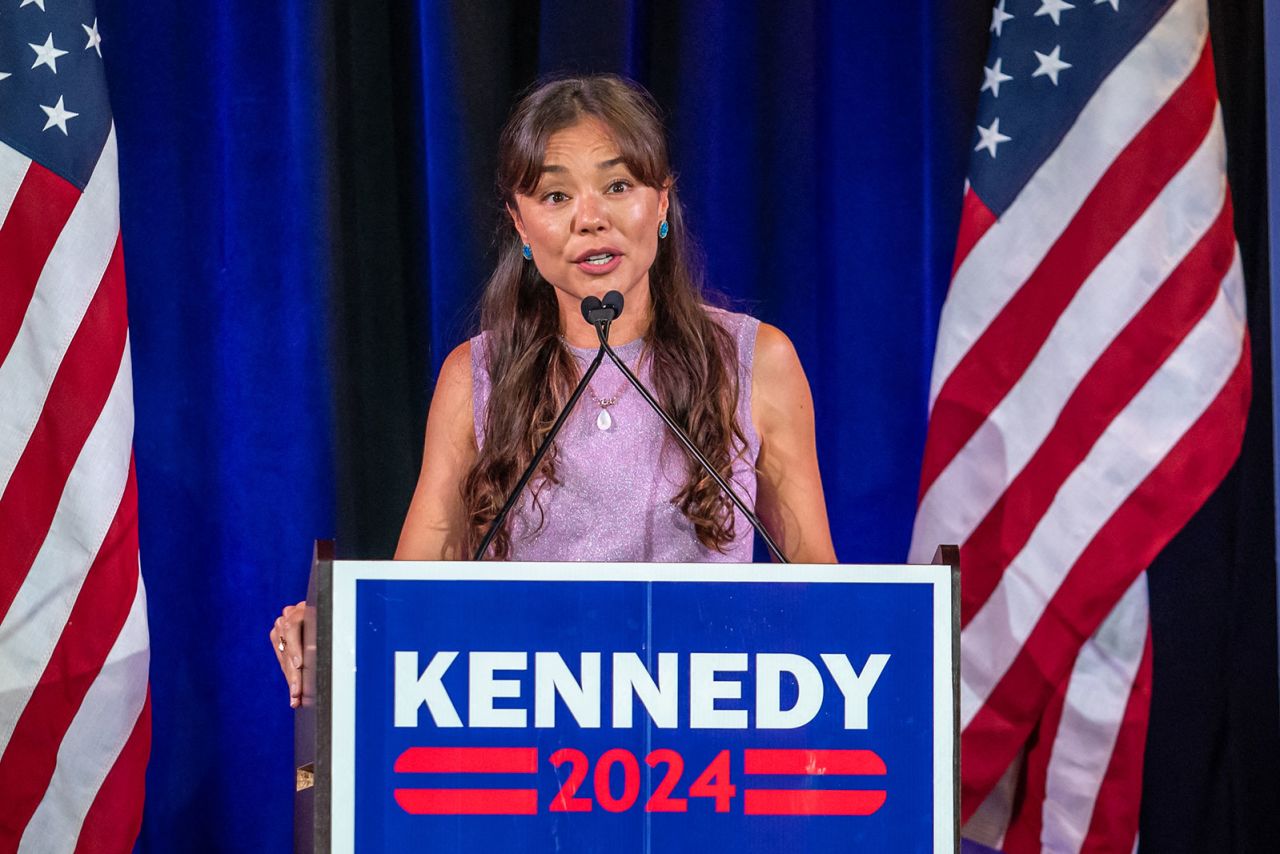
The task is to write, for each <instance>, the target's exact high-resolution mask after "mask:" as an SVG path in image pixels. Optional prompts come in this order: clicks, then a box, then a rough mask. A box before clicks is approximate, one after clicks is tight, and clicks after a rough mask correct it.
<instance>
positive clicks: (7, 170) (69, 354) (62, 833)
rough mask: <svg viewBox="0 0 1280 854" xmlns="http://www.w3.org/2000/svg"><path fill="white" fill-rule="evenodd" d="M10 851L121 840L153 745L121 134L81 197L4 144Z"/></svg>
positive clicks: (1, 743) (4, 626)
mask: <svg viewBox="0 0 1280 854" xmlns="http://www.w3.org/2000/svg"><path fill="white" fill-rule="evenodd" d="M0 290H2V291H3V299H0V543H2V544H0V791H3V792H4V793H5V796H4V797H3V798H0V852H3V851H41V852H46V851H66V852H74V851H121V850H128V849H129V848H130V847H131V846H132V845H133V840H134V839H135V838H136V836H137V833H138V828H139V826H140V823H141V818H142V797H143V780H144V772H145V769H146V760H147V755H148V752H149V749H150V727H151V723H150V702H149V693H148V666H149V658H150V656H149V644H148V637H147V612H146V593H145V590H144V588H143V585H142V578H141V576H140V574H139V569H138V521H137V491H136V485H135V481H134V469H133V456H132V444H133V381H132V372H131V362H130V358H129V330H128V323H127V320H126V316H125V287H124V265H123V260H122V257H121V248H120V220H119V191H118V182H117V162H116V142H115V132H114V130H112V132H111V134H110V135H109V136H108V138H107V142H106V145H105V147H104V148H103V151H102V154H101V156H100V158H99V160H98V163H97V165H96V167H95V169H94V172H93V175H92V177H91V178H90V180H89V182H88V184H87V185H86V186H85V188H84V190H83V192H82V191H80V190H79V189H77V188H75V187H74V186H72V185H71V184H69V183H68V182H66V181H65V180H63V179H62V178H60V177H58V176H57V175H54V174H53V173H51V172H49V171H48V170H47V169H45V168H44V167H42V166H40V165H39V164H38V163H33V162H32V161H30V160H29V159H27V158H26V157H23V156H22V155H21V154H19V153H17V152H16V151H14V150H13V149H11V148H9V147H7V146H4V145H0Z"/></svg>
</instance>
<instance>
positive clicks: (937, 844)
mask: <svg viewBox="0 0 1280 854" xmlns="http://www.w3.org/2000/svg"><path fill="white" fill-rule="evenodd" d="M385 580H391V581H396V580H399V581H637V582H647V581H685V582H699V581H716V582H768V583H784V584H929V585H932V587H933V614H934V626H935V629H937V630H935V631H934V634H933V662H934V666H933V722H934V725H933V731H934V741H933V766H934V767H933V779H934V789H933V839H934V844H933V850H934V852H935V854H951V852H953V851H954V850H955V849H954V845H955V837H954V828H955V815H954V809H953V804H954V800H955V795H954V791H953V788H952V776H951V775H952V768H953V766H952V752H953V750H954V733H953V732H952V726H953V720H954V717H953V709H952V706H951V671H952V668H953V666H954V662H953V661H952V650H951V630H950V624H951V612H952V601H951V567H950V566H946V565H936V564H903V565H895V564H880V565H831V564H785V565H784V564H709V563H701V564H687V563H532V562H523V563H515V562H513V563H476V562H471V561H440V562H434V561H334V562H333V623H332V638H331V642H332V645H333V646H332V650H331V652H332V659H331V660H332V662H333V682H332V685H333V693H332V697H331V701H332V704H333V709H332V715H331V725H332V731H331V733H330V751H331V752H330V757H331V760H330V768H331V774H330V779H331V780H332V786H333V788H332V796H331V798H330V805H329V816H330V828H331V833H332V835H331V837H330V838H331V841H332V850H333V851H335V852H349V851H350V852H354V851H355V733H356V696H355V694H356V691H355V689H356V646H355V638H356V607H355V606H356V582H357V581H385Z"/></svg>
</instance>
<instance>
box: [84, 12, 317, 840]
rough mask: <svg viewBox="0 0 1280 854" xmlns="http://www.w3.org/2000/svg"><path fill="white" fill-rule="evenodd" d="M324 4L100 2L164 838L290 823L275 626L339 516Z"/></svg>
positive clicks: (154, 804) (151, 777)
mask: <svg viewBox="0 0 1280 854" xmlns="http://www.w3.org/2000/svg"><path fill="white" fill-rule="evenodd" d="M312 5H313V4H311V3H310V2H308V0H290V2H272V3H265V4H264V3H251V2H244V0H218V2H216V3H189V4H177V5H170V4H156V3H150V2H140V0H115V2H112V1H111V0H104V2H101V3H99V7H98V11H99V15H100V17H101V30H102V32H103V33H104V38H103V45H102V47H103V55H104V58H106V59H107V61H108V62H109V67H108V73H109V84H110V87H111V93H112V105H113V110H114V115H115V121H116V126H117V128H118V137H119V140H120V147H121V151H122V156H121V161H120V180H121V189H122V201H121V205H122V212H121V213H122V219H123V225H122V227H123V231H124V245H125V256H126V261H125V267H126V276H127V280H128V293H129V301H130V305H129V309H130V326H131V336H132V345H133V354H134V368H135V407H136V412H137V428H136V437H135V455H136V459H137V467H138V477H139V480H140V482H145V483H146V488H145V489H143V490H139V504H140V508H139V512H140V518H141V519H145V520H146V521H145V522H142V523H141V527H142V532H141V537H142V540H141V554H142V569H143V577H144V580H145V582H146V584H147V589H148V594H149V597H148V598H149V616H150V625H151V644H152V659H151V660H152V677H151V688H152V703H153V708H154V739H153V744H152V752H151V765H150V768H149V774H148V793H147V808H146V818H145V825H144V829H143V835H142V840H141V847H142V849H143V850H147V851H157V852H160V851H177V850H229V851H230V850H262V851H267V850H272V851H281V850H285V849H286V848H287V847H288V844H289V838H290V829H289V827H290V825H289V817H290V793H289V791H288V785H287V780H288V778H289V775H290V774H291V768H290V765H291V758H292V756H291V744H292V738H291V726H290V721H289V715H288V705H287V701H286V700H285V693H284V690H285V689H284V687H283V685H282V684H281V680H280V676H279V672H278V668H277V667H276V664H275V662H274V661H273V660H271V656H270V654H268V655H265V656H264V655H263V652H264V651H268V653H269V650H268V649H267V646H266V642H265V641H264V638H265V637H266V630H267V629H268V628H269V623H270V620H271V618H272V617H273V616H274V613H273V612H277V611H278V609H279V607H280V606H281V605H282V604H283V603H284V602H286V601H288V600H290V599H293V600H295V601H296V600H297V599H298V598H299V596H300V591H301V592H305V586H304V578H305V572H306V567H307V563H308V555H307V551H308V545H307V544H308V543H309V542H310V540H311V539H312V538H314V537H316V536H318V535H319V536H325V535H331V533H332V531H333V498H332V493H333V488H332V477H331V468H332V463H331V454H330V446H331V438H330V433H331V430H330V421H331V406H332V402H331V400H330V395H329V391H328V389H329V381H328V372H327V369H326V359H325V353H326V350H327V349H328V347H327V343H326V337H327V323H326V312H327V308H326V300H325V288H326V276H327V275H328V273H327V270H326V264H325V260H324V259H325V245H326V242H327V234H326V216H325V210H324V204H325V202H324V194H323V193H322V192H320V190H321V189H322V188H323V186H324V181H325V169H326V167H325V165H324V164H323V162H322V154H323V149H322V148H317V145H316V143H317V140H319V139H321V138H322V135H323V134H322V132H321V130H320V118H321V116H322V115H323V112H322V110H321V109H320V106H321V104H320V98H321V92H320V91H319V87H318V86H317V85H316V82H317V74H316V70H315V62H316V57H315V50H314V46H313V44H312V43H311V38H312V35H311V34H312V33H313V32H314V28H313V25H312V22H311V20H310V19H309V17H308V16H309V15H310V14H311V7H312ZM273 671H276V672H273Z"/></svg>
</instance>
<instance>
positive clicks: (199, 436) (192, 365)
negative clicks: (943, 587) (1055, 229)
mask: <svg viewBox="0 0 1280 854" xmlns="http://www.w3.org/2000/svg"><path fill="white" fill-rule="evenodd" d="M98 9H99V15H100V18H101V21H100V30H101V32H102V33H103V36H104V40H103V52H104V57H105V61H106V63H107V71H108V76H109V83H110V86H111V95H112V103H113V107H114V113H115V120H116V125H117V131H118V138H119V144H120V156H121V182H122V192H123V197H122V217H123V230H124V247H125V259H126V270H127V277H128V287H129V298H130V319H131V328H132V336H133V337H132V342H133V355H134V372H135V387H136V400H135V405H136V408H137V435H136V441H135V446H136V456H137V464H138V484H139V496H140V504H141V508H140V512H141V536H142V567H143V574H144V578H145V580H146V583H147V588H148V591H149V597H150V598H149V601H150V620H151V637H152V661H153V667H152V697H153V708H154V712H153V714H154V733H155V734H154V743H153V747H152V756H151V765H150V769H149V777H148V780H149V790H148V795H147V810H146V816H145V820H144V825H143V833H142V838H141V840H140V843H139V847H140V849H141V850H143V851H156V852H165V851H172V850H192V851H194V850H229V851H243V850H262V851H280V850H286V849H287V848H288V847H289V845H290V838H291V803H292V779H293V777H292V774H293V771H292V762H291V760H292V720H291V713H290V711H289V708H288V705H287V700H286V696H287V695H286V690H285V687H284V685H283V683H282V680H281V679H280V676H279V673H278V670H277V667H276V663H275V661H274V659H273V657H272V655H271V654H270V651H269V650H268V648H267V640H266V634H267V630H268V628H269V625H270V622H271V620H272V619H274V617H275V616H276V614H277V613H278V610H279V608H280V607H281V605H283V604H285V603H287V602H290V601H296V600H297V599H299V598H301V596H302V595H303V593H304V591H305V586H306V572H307V566H308V561H309V556H310V547H311V542H312V540H313V539H316V538H327V537H331V536H333V535H334V534H335V533H337V534H339V536H340V540H339V548H340V549H342V548H343V545H344V543H345V544H346V545H347V553H348V554H350V553H352V552H356V553H360V554H362V555H366V556H371V557H378V556H385V555H386V553H387V550H388V549H389V547H390V546H389V544H393V543H394V538H395V533H396V531H398V528H399V523H400V517H401V516H402V514H403V511H404V508H405V506H406V505H407V499H408V490H409V489H411V487H412V483H413V480H414V478H415V477H416V473H417V472H416V465H417V457H416V454H418V453H420V451H419V450H418V449H419V448H420V444H421V428H422V423H423V418H424V415H425V406H426V402H427V400H428V399H429V392H430V381H431V378H432V377H434V375H435V371H436V370H438V367H439V364H440V362H441V361H442V360H443V358H444V356H445V355H446V354H447V353H448V352H449V350H450V349H451V348H452V347H453V346H454V345H456V344H457V343H458V342H459V341H461V340H462V339H463V338H464V337H465V336H466V335H467V334H468V329H469V324H470V322H471V321H472V319H473V306H474V303H475V299H476V297H477V295H478V289H479V287H480V284H481V283H482V282H483V280H484V277H485V274H486V272H487V269H488V266H489V264H490V263H491V258H492V255H491V253H492V245H491V235H492V229H493V226H494V224H495V222H496V219H495V217H496V216H497V215H498V210H497V207H496V203H495V199H494V198H493V191H492V185H493V156H494V148H495V147H496V133H497V129H498V127H499V126H500V124H501V122H502V120H503V118H504V117H505V115H506V113H507V111H508V110H509V108H510V106H511V104H512V101H513V98H514V96H515V94H516V93H517V92H519V91H520V90H521V89H522V88H524V87H525V86H527V85H528V84H530V83H531V82H532V81H533V80H534V79H535V78H536V77H537V76H538V75H539V74H540V73H546V72H553V71H560V70H568V71H615V72H620V73H624V74H627V75H630V76H632V77H635V78H636V79H638V80H640V81H641V82H642V83H644V84H645V85H647V86H648V87H649V88H650V89H651V90H652V91H653V92H654V93H655V94H656V96H657V97H658V100H659V101H660V102H661V103H662V104H663V105H664V107H665V108H666V109H667V110H668V111H669V112H670V117H669V125H670V130H671V135H672V140H673V149H674V161H675V164H676V168H677V169H678V171H679V176H678V181H679V187H680V190H681V193H682V194H683V195H682V197H683V199H684V201H685V204H686V206H687V208H688V209H689V213H690V216H689V221H690V223H691V227H692V228H693V229H694V231H695V234H696V236H697V237H698V239H699V241H700V243H701V245H702V247H703V249H704V252H705V255H706V258H707V267H708V271H709V279H710V282H711V284H712V285H713V286H714V287H715V288H716V289H717V290H719V291H720V292H722V293H724V294H725V295H727V296H728V297H729V298H730V299H731V300H732V301H734V302H735V303H736V304H737V305H738V306H739V307H741V308H744V309H746V310H749V311H751V312H753V313H754V314H756V315H757V316H758V317H760V318H761V319H763V320H766V321H769V322H772V323H774V324H776V325H778V326H779V327H781V328H782V329H783V330H784V331H786V332H787V333H789V334H790V335H791V337H792V339H793V340H794V341H795V343H796V346H797V349H798V350H799V352H800V356H801V359H802V361H803V363H804V365H805V367H806V370H807V371H808V374H809V377H810V381H811V384H812V387H813V391H814V397H815V404H816V407H817V416H818V425H819V427H818V442H819V453H820V459H821V463H822V467H823V474H824V485H825V488H826V493H827V500H828V506H829V509H830V516H831V520H832V526H833V532H834V535H835V540H836V547H837V550H838V552H839V554H840V555H841V557H842V558H843V559H845V560H849V561H856V562H881V561H885V562H893V561H898V560H901V559H902V558H903V556H904V555H905V552H906V547H907V543H908V540H909V532H910V525H911V519H912V515H913V511H914V504H915V495H916V489H917V478H918V471H919V459H920V453H921V447H922V445H923V441H924V430H925V418H926V411H925V410H926V399H927V398H926V395H927V388H928V374H929V370H930V364H931V358H932V347H933V340H934V335H935V331H936V323H937V317H938V312H939V309H940V306H941V302H942V298H943V295H944V293H945V289H946V283H947V279H948V274H949V268H950V260H951V253H952V248H953V245H954V235H955V230H956V223H957V221H958V217H959V200H960V196H961V190H962V183H963V178H964V172H965V166H966V163H967V159H968V149H969V147H970V143H969V137H970V133H971V124H970V122H971V116H972V115H973V106H974V104H975V103H976V98H977V94H978V92H977V87H978V84H979V82H980V80H981V75H980V71H981V63H982V57H983V55H984V54H985V46H986V32H987V23H988V22H989V15H990V3H989V2H987V0H967V2H965V3H955V2H947V0H908V2H903V3H883V2H877V3H869V2H868V3H844V2H799V0H797V2H778V3H759V4H756V3H752V4H747V3H722V2H712V0H653V2H642V0H616V2H583V1H582V0H579V2H565V0H558V2H557V0H543V2H540V3H532V2H531V3H519V4H509V3H481V2H464V0H458V2H448V0H415V2H414V3H407V2H405V3H382V2H374V0H271V2H262V0H254V2H249V1H248V0H207V2H194V3H182V4H164V3H159V4H157V3H154V2H147V0H99V4H98ZM1272 625H1273V626H1274V624H1272ZM1273 640H1274V637H1273ZM1273 661H1274V659H1273ZM1271 675H1272V677H1273V678H1274V673H1272V674H1271Z"/></svg>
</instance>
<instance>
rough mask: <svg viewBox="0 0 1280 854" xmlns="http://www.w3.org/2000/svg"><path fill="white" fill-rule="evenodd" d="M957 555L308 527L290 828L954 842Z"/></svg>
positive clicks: (735, 843) (307, 841) (335, 839)
mask: <svg viewBox="0 0 1280 854" xmlns="http://www.w3.org/2000/svg"><path fill="white" fill-rule="evenodd" d="M958 570H959V567H958V551H957V549H956V548H955V547H953V546H944V547H941V548H939V550H938V555H937V556H936V557H935V563H934V564H933V565H889V566H880V565H877V566H805V565H795V564H791V565H780V564H749V565H738V564H679V565H677V564H605V563H515V562H512V563H474V562H430V563H427V562H409V561H398V562H392V561H378V562H374V561H337V560H334V558H333V549H332V544H331V543H325V542H321V543H317V544H316V551H315V560H314V562H313V566H312V572H311V579H310V583H309V585H308V591H307V606H308V607H307V621H306V624H305V629H304V645H305V654H304V658H305V664H304V671H303V698H302V706H301V708H300V709H299V710H298V711H297V712H296V723H295V736H294V749H295V758H296V767H297V773H296V789H297V791H296V794H295V808H294V840H295V851H307V852H319V851H324V852H329V851H333V852H349V851H359V852H378V851H402V850H414V851H440V852H488V851H493V852H498V851H501V852H544V851H545V852H551V851H565V852H608V854H624V852H632V851H634V852H651V851H653V852H684V851H696V852H700V854H706V852H708V851H714V850H716V849H723V848H727V849H730V850H735V849H736V850H738V851H743V852H756V851H760V852H765V851H770V852H772V851H805V852H825V851H842V852H843V851H895V852H899V851H902V852H905V851H928V852H956V851H959V823H958V822H959V815H960V811H959V801H958V793H959V740H958V694H959V681H958V667H959V664H958V662H959V655H958V652H959V646H958V642H959V610H958V609H959V597H958V584H959V581H958V578H959V575H958Z"/></svg>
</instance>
